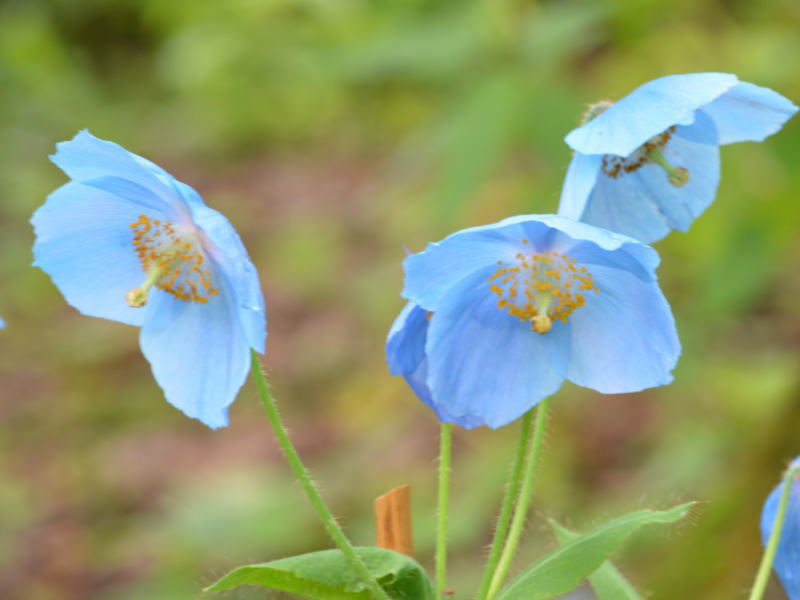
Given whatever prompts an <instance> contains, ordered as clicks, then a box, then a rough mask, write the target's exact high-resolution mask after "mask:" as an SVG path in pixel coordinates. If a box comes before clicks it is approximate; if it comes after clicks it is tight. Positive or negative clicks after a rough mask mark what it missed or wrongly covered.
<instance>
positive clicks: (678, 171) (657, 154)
mask: <svg viewBox="0 0 800 600" xmlns="http://www.w3.org/2000/svg"><path fill="white" fill-rule="evenodd" d="M647 155H648V158H649V159H650V160H651V161H653V162H654V163H655V164H657V165H658V166H659V167H661V168H662V169H664V171H666V172H667V180H668V181H669V182H670V183H671V184H672V185H674V186H675V187H683V186H684V185H686V184H687V183H688V182H689V171H688V170H687V169H685V168H683V167H676V166H673V165H672V164H670V163H669V161H667V159H666V157H665V156H664V153H663V152H661V149H660V148H658V147H655V148H650V149H649V151H648V153H647Z"/></svg>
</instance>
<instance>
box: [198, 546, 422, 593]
mask: <svg viewBox="0 0 800 600" xmlns="http://www.w3.org/2000/svg"><path fill="white" fill-rule="evenodd" d="M356 552H357V553H358V555H359V557H360V558H361V559H362V560H363V561H364V564H365V565H366V566H367V570H369V572H370V574H372V575H373V576H374V577H375V578H376V579H377V580H378V583H380V584H381V586H382V587H383V588H384V589H385V590H386V592H387V593H388V594H389V595H390V596H391V597H392V598H393V599H394V600H433V597H434V592H433V587H432V585H431V582H430V580H429V579H428V576H427V575H426V574H425V571H424V570H423V568H422V567H421V566H420V565H419V563H417V561H415V560H414V559H413V558H411V557H410V556H406V555H405V554H400V553H398V552H393V551H391V550H386V549H384V548H366V547H365V548H356ZM240 585H257V586H261V587H266V588H270V589H273V590H281V591H284V592H290V593H292V594H297V595H299V596H304V597H306V598H311V599H312V600H369V598H370V595H369V593H368V592H367V590H366V589H365V588H364V584H363V583H362V582H361V581H359V579H358V578H357V577H356V575H355V573H353V571H352V569H351V568H350V567H349V565H348V564H347V561H346V560H345V559H344V557H343V555H342V553H341V552H340V551H339V550H323V551H322V552H311V553H309V554H303V555H300V556H292V557H289V558H282V559H280V560H274V561H271V562H267V563H260V564H256V565H247V566H244V567H239V568H237V569H234V570H233V571H231V572H230V573H228V574H227V575H225V576H224V577H223V578H222V579H220V580H219V581H217V582H216V583H214V584H213V585H211V586H209V587H207V588H206V591H207V592H218V591H221V590H228V589H231V588H234V587H238V586H240Z"/></svg>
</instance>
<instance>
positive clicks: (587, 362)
mask: <svg viewBox="0 0 800 600" xmlns="http://www.w3.org/2000/svg"><path fill="white" fill-rule="evenodd" d="M591 273H592V276H593V277H594V281H595V285H596V286H597V288H598V290H599V293H597V294H595V293H592V292H587V294H586V305H585V306H582V307H581V308H578V309H577V310H575V311H574V312H573V313H572V314H571V315H570V317H569V322H570V324H571V325H572V348H571V358H570V368H569V373H568V376H567V378H568V379H569V380H570V381H572V382H574V383H576V384H578V385H581V386H584V387H589V388H592V389H594V390H597V391H598V392H602V393H604V394H621V393H628V392H637V391H640V390H643V389H646V388H650V387H654V386H658V385H666V384H668V383H670V382H671V381H672V375H671V371H672V369H673V368H674V367H675V364H676V362H677V360H678V356H679V355H680V342H679V341H678V335H677V332H676V330H675V322H674V319H673V318H672V313H671V311H670V308H669V305H668V304H667V301H666V300H665V299H664V295H663V294H662V293H661V290H660V289H659V288H658V284H657V283H656V282H655V281H653V282H649V283H648V282H644V281H642V280H641V279H639V278H637V277H635V276H633V275H632V274H630V273H628V272H626V271H622V270H618V269H612V268H609V267H602V266H594V267H592V269H591Z"/></svg>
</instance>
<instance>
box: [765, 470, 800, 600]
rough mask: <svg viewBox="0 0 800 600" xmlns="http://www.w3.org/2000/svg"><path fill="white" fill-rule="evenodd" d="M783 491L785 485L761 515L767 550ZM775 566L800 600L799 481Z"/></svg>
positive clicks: (795, 481) (774, 493) (793, 599)
mask: <svg viewBox="0 0 800 600" xmlns="http://www.w3.org/2000/svg"><path fill="white" fill-rule="evenodd" d="M792 466H793V467H797V466H800V456H799V457H797V458H795V459H794V462H793V463H792ZM782 489H783V482H781V483H780V484H778V486H777V487H776V488H775V489H774V490H772V493H771V494H770V495H769V497H768V498H767V501H766V502H765V503H764V510H763V511H762V512H761V540H762V542H763V544H764V546H766V545H767V541H768V540H769V536H770V534H771V533H772V527H773V524H774V523H775V517H776V515H777V512H778V504H779V502H780V497H781V491H782ZM772 566H773V568H774V569H775V572H776V573H777V574H778V577H780V580H781V582H783V587H784V588H785V589H786V593H787V595H788V596H789V598H790V600H800V480H798V479H797V477H795V478H794V479H793V480H792V489H791V491H790V492H789V505H788V506H787V509H786V517H785V520H784V522H783V530H782V531H781V537H780V541H779V542H778V550H777V553H776V554H775V561H774V562H773V564H772Z"/></svg>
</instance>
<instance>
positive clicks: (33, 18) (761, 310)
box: [0, 0, 800, 600]
mask: <svg viewBox="0 0 800 600" xmlns="http://www.w3.org/2000/svg"><path fill="white" fill-rule="evenodd" d="M798 26H800V4H798V3H797V2H796V0H777V1H772V2H750V1H748V0H714V1H711V2H696V1H694V0H672V1H671V2H662V1H660V0H647V1H645V2H642V1H640V0H614V1H611V2H593V1H592V2H589V1H587V2H576V1H571V2H569V1H551V2H522V1H520V2H516V3H515V2H514V0H484V1H482V2H479V1H477V0H382V1H381V2H371V1H369V0H228V1H226V2H217V1H215V0H175V1H171V2H164V1H161V0H141V1H140V0H119V1H116V2H105V1H103V0H83V1H81V2H75V1H74V0H48V1H45V0H17V1H14V0H6V1H5V2H3V3H2V4H0V139H1V140H2V143H1V144H0V190H1V199H2V201H1V202H0V282H1V283H0V314H2V315H3V316H4V317H5V318H6V320H7V321H8V323H9V327H8V329H7V330H6V331H4V332H3V333H2V334H0V597H2V598H3V599H4V600H17V599H20V600H21V599H24V600H72V599H75V600H78V599H80V600H86V599H91V600H110V599H114V600H133V599H143V598H158V599H159V600H173V599H174V600H177V599H185V598H193V597H196V596H198V595H199V590H200V588H201V587H202V586H203V585H205V584H208V583H210V582H211V581H212V580H213V579H214V578H215V577H216V576H218V575H220V574H222V573H223V572H225V571H226V570H227V569H228V568H230V567H232V566H234V565H237V564H239V563H242V562H244V561H263V560H268V559H272V558H278V557H281V556H285V555H287V554H290V553H298V552H302V551H310V550H314V549H320V548H323V547H327V546H328V542H327V540H326V538H325V536H324V534H323V531H322V529H321V527H320V526H319V525H318V524H317V523H316V521H315V519H314V516H313V515H312V512H311V510H310V509H309V507H308V506H307V504H306V502H305V500H304V498H303V497H302V496H301V492H300V490H299V489H298V487H297V486H296V484H294V483H293V481H292V479H291V476H290V474H289V472H288V469H287V468H286V466H285V465H284V463H283V462H282V460H281V456H280V455H279V452H278V449H277V447H276V445H275V443H274V442H273V439H272V437H271V434H270V432H269V430H268V427H267V425H266V422H265V420H264V418H263V416H262V414H261V413H260V410H259V406H258V402H257V399H256V397H255V392H254V390H253V388H252V387H251V386H250V385H249V384H248V385H247V386H246V387H245V389H244V390H243V391H242V393H241V394H240V397H239V399H238V401H237V402H236V404H235V405H234V406H233V408H232V411H231V417H232V419H231V426H230V427H229V428H227V429H224V430H220V431H217V432H212V431H210V430H208V429H206V428H204V427H203V426H202V425H200V424H199V423H197V422H194V421H191V420H189V419H187V418H185V417H184V416H183V415H181V414H180V413H179V412H177V411H176V410H175V409H173V408H172V407H170V406H169V405H168V404H167V403H166V402H164V400H163V398H162V395H161V392H160V390H159V388H158V387H157V386H156V384H155V382H154V381H153V379H152V377H151V376H150V373H149V369H148V366H147V364H146V362H145V361H144V359H143V358H142V356H141V355H140V353H139V350H138V345H137V330H136V329H134V328H131V327H127V326H124V325H121V324H117V323H113V322H108V321H102V320H99V319H90V318H85V317H82V316H80V315H79V314H78V313H77V312H76V311H75V310H73V309H72V308H70V307H69V306H67V305H66V304H65V303H64V301H63V300H62V298H61V296H60V294H59V293H58V291H57V290H56V288H55V287H54V286H53V285H52V284H51V282H50V280H49V279H48V277H47V276H46V275H44V274H43V273H42V272H40V271H38V270H36V269H32V268H30V261H31V255H30V246H31V243H32V241H33V236H32V232H31V228H30V226H29V225H28V219H29V218H30V215H31V213H32V212H33V210H34V209H35V208H36V207H37V206H38V205H39V204H40V203H41V202H42V201H43V199H44V198H45V196H46V195H47V194H48V193H49V191H51V190H52V189H54V188H55V187H57V186H58V185H61V184H62V183H64V182H65V177H64V176H63V175H62V174H61V173H60V172H59V171H58V169H56V168H55V167H54V166H53V165H52V164H50V163H49V162H48V160H47V155H48V154H49V153H51V152H52V151H53V144H54V143H55V142H56V141H59V140H64V139H68V138H70V137H72V135H74V133H75V132H76V131H78V130H79V129H82V128H90V129H91V130H92V132H93V133H95V134H96V135H98V136H100V137H103V138H107V139H112V140H115V141H117V142H119V143H121V144H123V145H124V146H125V147H127V148H128V149H130V150H132V151H135V152H138V153H140V154H142V155H144V156H147V157H149V158H151V159H153V160H155V161H156V162H158V163H159V164H161V165H162V166H164V167H165V168H167V169H168V170H170V171H171V172H172V173H173V174H174V175H176V176H177V177H178V178H180V179H182V180H183V181H186V182H188V183H190V184H191V185H193V186H194V187H196V188H197V189H198V190H199V191H200V192H201V193H202V194H203V195H204V197H205V198H206V200H207V201H208V202H209V203H210V204H211V205H212V206H214V207H215V208H218V209H220V210H221V211H222V212H224V213H225V214H226V215H227V216H228V217H229V218H230V220H231V221H232V222H233V223H234V224H235V226H236V227H237V228H238V229H239V231H240V232H241V234H242V236H243V238H244V240H245V242H246V244H247V246H248V248H249V249H250V252H251V255H252V258H253V259H254V262H255V263H256V265H257V266H258V267H259V269H260V271H261V275H262V280H263V284H264V292H265V294H266V299H267V305H268V312H269V317H270V327H269V331H270V337H269V344H268V352H267V356H266V363H267V365H268V368H269V370H270V371H271V375H272V380H273V384H274V387H275V390H276V395H277V397H278V399H279V401H280V403H281V406H282V409H283V413H284V416H285V418H286V419H287V421H288V423H289V424H290V427H291V429H292V431H293V434H294V437H295V439H296V441H297V444H298V446H299V448H300V450H301V452H302V454H303V455H304V457H305V458H306V459H307V461H308V463H309V464H310V466H311V467H312V468H313V470H314V471H315V473H316V475H317V478H318V480H319V482H320V484H321V486H322V488H323V490H324V492H325V493H326V495H327V497H328V499H329V500H330V502H331V503H332V505H333V506H334V507H335V511H336V513H337V514H338V515H340V516H341V518H342V522H343V523H344V524H345V525H346V527H347V529H348V531H349V532H350V533H351V534H352V536H353V538H354V539H355V540H356V541H357V542H358V543H362V544H369V543H372V541H373V524H372V516H371V503H372V499H373V498H374V497H375V496H377V495H379V494H381V493H383V492H385V491H386V490H387V489H389V488H390V487H393V486H395V485H398V484H401V483H406V482H408V483H411V484H412V486H413V489H414V510H415V534H416V547H417V554H418V557H419V558H420V560H421V561H423V562H424V563H425V564H428V565H430V564H431V555H432V542H433V533H432V532H433V526H434V522H435V521H434V509H433V505H434V486H435V473H434V471H435V453H436V446H437V423H436V422H435V420H434V419H433V416H432V414H431V413H430V411H429V410H427V409H426V408H425V407H424V406H423V405H422V404H421V403H420V402H418V401H417V400H416V399H415V398H414V397H413V396H412V394H411V392H410V391H409V390H408V389H407V388H406V387H405V386H404V384H403V382H402V381H401V380H399V379H396V378H392V377H390V376H389V375H388V373H387V371H386V368H385V365H384V358H383V340H384V336H385V333H386V331H387V329H388V327H389V325H390V323H391V321H392V319H393V318H394V315H395V314H396V313H397V311H398V310H399V309H400V307H401V306H402V301H401V299H400V298H399V296H398V293H399V291H400V288H401V278H402V271H401V266H400V263H401V260H402V258H403V256H404V254H405V247H408V248H409V249H411V250H419V249H421V248H422V247H423V246H424V244H425V243H426V242H427V241H429V240H435V239H438V238H440V237H442V236H444V235H445V234H447V233H449V232H451V231H452V230H454V229H456V228H460V227H463V226H468V225H475V224H481V223H487V222H492V221H495V220H499V219H501V218H503V217H505V216H508V215H511V214H516V213H522V212H552V211H554V210H555V208H556V205H557V199H558V194H559V189H560V184H561V181H562V178H563V176H564V172H565V169H566V165H567V163H568V161H569V158H570V153H569V150H568V148H567V147H566V146H565V145H564V144H563V142H562V137H563V136H564V134H565V133H566V132H567V131H569V130H570V129H571V128H572V127H573V126H574V125H575V124H576V120H577V117H578V115H579V113H580V112H581V110H582V108H583V104H584V103H586V102H588V101H592V100H595V99H598V98H602V97H611V98H615V97H620V96H622V95H624V94H625V93H627V92H628V91H630V90H631V89H633V88H634V87H636V86H637V85H639V84H641V83H642V82H644V81H647V80H649V79H652V78H655V77H657V76H661V75H665V74H669V73H675V72H691V71H714V70H719V71H727V72H733V73H737V74H738V75H739V76H740V77H741V78H742V79H743V80H747V81H752V82H755V83H758V84H761V85H766V86H769V87H772V88H774V89H776V90H778V91H780V92H781V93H783V94H784V95H786V96H788V97H789V98H792V99H793V100H794V101H795V102H797V101H798V100H800V70H798V67H797V60H798V57H800V35H798ZM722 155H723V179H722V184H721V186H720V189H719V196H718V201H717V202H716V203H715V204H714V205H713V206H712V207H711V208H710V209H709V210H708V211H707V213H706V214H705V215H704V216H703V218H701V219H700V220H699V221H697V223H696V224H695V225H694V227H693V228H692V231H691V233H690V234H689V235H684V234H680V233H678V234H674V235H672V236H670V237H669V238H668V239H667V240H665V241H663V242H660V243H658V244H657V248H658V250H659V251H660V252H661V253H662V255H663V259H664V261H663V266H662V268H661V270H660V274H661V278H662V281H663V287H664V289H665V292H666V294H667V296H668V297H669V298H670V300H671V302H672V306H673V309H674V312H675V315H676V318H677V321H678V324H679V328H680V333H681V337H682V340H683V344H684V352H683V357H682V359H681V361H680V364H679V366H678V369H677V371H676V380H675V383H674V384H673V385H671V386H669V387H666V388H662V389H656V390H651V391H649V392H646V393H641V394H636V395H625V396H601V395H599V394H596V393H593V392H591V391H587V390H583V389H578V388H576V387H575V386H572V385H569V384H568V385H566V386H565V387H564V388H563V390H562V391H561V393H560V394H559V396H558V398H557V400H556V402H555V415H554V422H553V424H552V427H551V428H550V431H549V439H548V447H547V453H546V457H545V462H544V470H543V474H542V478H541V485H540V491H539V494H538V496H537V499H536V515H535V519H532V520H531V524H530V527H529V532H528V533H529V536H528V538H527V542H526V545H525V546H524V548H522V551H521V553H520V557H519V565H518V566H519V567H522V566H523V565H524V564H525V563H526V562H531V561H532V560H533V559H534V558H535V557H536V556H538V555H539V554H540V553H542V552H543V551H545V550H547V549H550V548H552V547H553V543H554V542H553V540H552V536H551V535H550V533H549V531H548V529H547V526H546V525H545V524H544V519H543V518H542V517H544V516H555V517H557V518H559V519H561V520H562V521H563V522H566V523H568V524H570V525H571V526H573V527H574V528H578V529H585V528H588V527H591V526H592V525H594V524H597V523H599V522H602V521H603V520H606V519H608V518H611V517H613V516H615V515H618V514H621V513H623V512H627V511H629V510H633V509H636V508H640V507H665V506H667V505H670V504H672V503H675V502H678V501H682V500H688V499H699V500H701V501H702V510H701V511H699V512H698V513H697V514H696V515H695V516H694V517H693V519H691V521H692V522H690V523H686V524H683V525H680V526H678V527H674V528H672V529H670V530H664V529H661V530H657V529H652V530H648V531H647V532H645V533H643V534H641V535H638V536H637V537H636V538H635V540H633V542H632V543H631V544H630V545H628V546H627V548H626V549H625V550H624V551H622V552H620V553H619V554H618V555H617V556H616V559H615V560H616V562H617V563H618V564H619V565H620V566H621V568H622V569H623V570H624V571H625V572H626V573H627V574H629V575H630V577H631V578H632V579H633V580H634V581H635V582H636V583H637V584H639V585H640V586H641V588H642V589H644V590H649V591H651V592H652V597H653V598H664V599H667V598H669V599H672V598H705V599H708V600H714V599H723V598H724V599H730V598H742V597H744V596H745V593H746V589H747V587H748V585H749V583H750V582H751V580H752V575H753V573H754V571H755V567H756V565H757V562H758V560H759V556H760V545H759V541H758V535H757V521H758V515H759V512H760V508H761V503H762V501H763V499H764V498H765V497H766V495H767V493H768V492H769V490H770V489H771V488H772V487H773V485H774V484H775V483H776V482H777V479H778V477H779V475H780V472H781V470H782V469H783V467H784V466H785V465H786V464H787V462H788V460H789V459H790V458H792V457H793V456H795V455H796V454H798V453H800V373H799V369H798V363H799V362H800V361H799V360H798V358H799V356H798V349H799V348H800V304H799V303H798V300H797V299H798V297H800V270H798V268H797V265H798V264H800V236H799V235H798V228H799V227H800V209H799V208H798V206H799V205H798V198H800V168H798V165H800V120H799V119H797V118H796V119H795V120H794V121H792V122H790V123H789V124H788V126H787V127H786V128H785V129H784V130H783V131H782V132H781V133H780V134H778V135H775V136H774V137H773V138H770V139H768V140H767V141H766V142H765V143H763V144H754V143H746V144H738V145H734V146H728V147H725V148H724V149H723V152H722ZM513 358H514V357H510V359H513ZM515 436H516V427H515V426H513V425H512V426H509V427H506V428H504V429H501V430H498V431H490V430H478V431H471V432H465V431H458V432H457V436H456V448H455V452H456V455H455V473H454V479H455V482H454V490H455V491H454V494H453V495H454V502H453V509H452V524H453V527H452V581H451V585H452V587H454V588H455V589H456V590H457V591H461V592H462V594H460V596H461V597H462V598H466V597H467V596H468V594H467V592H469V591H470V590H471V589H473V588H474V586H475V585H476V580H477V577H478V567H479V565H480V564H481V557H482V555H483V551H484V546H485V544H486V543H487V540H488V536H489V532H490V522H491V521H492V519H493V516H494V514H495V512H496V507H497V503H498V498H499V494H500V489H501V485H502V481H503V479H504V477H505V474H506V468H507V463H508V461H509V458H510V452H511V447H512V445H513V443H514V439H515ZM773 593H774V595H773V596H772V597H773V598H776V599H777V598H781V597H782V595H781V592H780V591H779V590H777V589H775V590H773ZM264 596H265V593H264V592H247V591H242V592H236V593H232V594H230V595H228V596H226V597H230V598H259V597H264Z"/></svg>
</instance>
